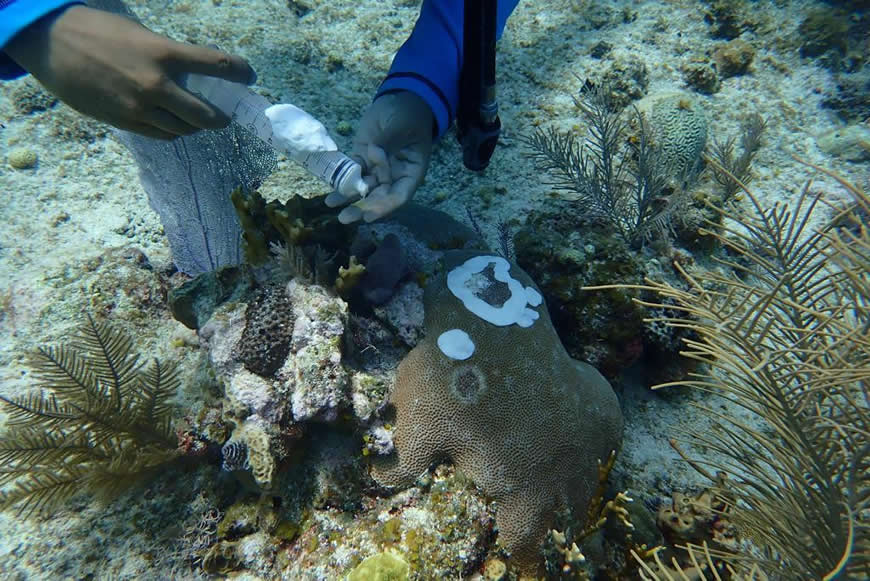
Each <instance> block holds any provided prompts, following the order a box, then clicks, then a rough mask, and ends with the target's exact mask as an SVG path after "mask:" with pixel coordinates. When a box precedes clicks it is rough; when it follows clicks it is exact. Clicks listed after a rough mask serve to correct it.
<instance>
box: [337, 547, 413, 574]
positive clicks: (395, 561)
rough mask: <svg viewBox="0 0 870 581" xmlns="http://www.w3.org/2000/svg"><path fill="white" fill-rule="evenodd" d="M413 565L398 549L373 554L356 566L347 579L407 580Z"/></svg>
mask: <svg viewBox="0 0 870 581" xmlns="http://www.w3.org/2000/svg"><path fill="white" fill-rule="evenodd" d="M410 573H411V566H410V565H409V564H408V562H407V561H406V560H405V559H404V558H403V557H402V555H400V554H399V553H398V552H397V551H392V550H390V551H384V552H383V553H378V554H377V555H372V556H371V557H368V558H367V559H365V560H364V561H363V562H362V563H360V564H359V565H357V566H356V567H354V569H353V571H351V572H350V574H349V575H348V576H347V581H406V580H407V579H408V578H409V576H410Z"/></svg>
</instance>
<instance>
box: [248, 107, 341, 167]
mask: <svg viewBox="0 0 870 581" xmlns="http://www.w3.org/2000/svg"><path fill="white" fill-rule="evenodd" d="M265 113H266V117H268V118H269V122H270V123H271V124H272V132H273V141H274V142H275V144H276V145H277V146H278V147H280V148H281V149H283V150H284V151H287V152H288V153H290V154H295V155H298V156H302V157H304V156H305V155H307V154H309V153H313V152H315V151H335V150H337V149H338V146H337V145H336V144H335V142H334V141H333V140H332V138H331V137H330V136H329V132H328V131H327V130H326V127H324V126H323V123H321V122H320V121H318V120H317V119H315V118H314V117H312V116H311V115H309V114H308V113H306V112H305V111H303V110H302V109H300V108H299V107H297V106H296V105H290V104H289V103H281V104H278V105H272V106H271V107H269V108H267V109H266V111H265Z"/></svg>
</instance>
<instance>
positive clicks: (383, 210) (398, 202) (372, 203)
mask: <svg viewBox="0 0 870 581" xmlns="http://www.w3.org/2000/svg"><path fill="white" fill-rule="evenodd" d="M416 187H417V182H416V180H415V179H414V178H411V177H403V178H399V179H398V180H396V182H395V183H393V185H392V186H391V187H390V189H389V192H385V191H383V190H380V191H377V190H376V191H374V192H372V193H371V194H369V195H368V196H366V197H365V198H363V199H362V200H360V201H358V202H356V203H355V204H353V205H352V206H348V208H345V210H349V209H350V208H358V209H359V211H360V213H359V215H357V213H356V212H347V214H346V217H347V218H349V217H351V216H354V217H355V220H354V221H356V220H359V219H360V218H362V219H363V220H365V221H366V222H373V221H375V220H377V219H379V218H383V217H384V216H386V215H388V214H390V213H392V212H393V211H395V210H397V209H398V208H399V207H400V206H402V205H403V204H405V202H407V201H408V200H410V199H411V197H412V196H413V195H414V190H415V189H416ZM339 220H341V217H339Z"/></svg>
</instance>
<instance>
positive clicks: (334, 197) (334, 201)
mask: <svg viewBox="0 0 870 581" xmlns="http://www.w3.org/2000/svg"><path fill="white" fill-rule="evenodd" d="M357 198H358V197H353V198H350V197H348V196H345V195H344V194H342V193H340V192H337V191H336V192H332V193H331V194H329V195H328V196H326V200H324V201H325V202H326V205H327V206H328V207H330V208H337V207H339V206H344V205H346V204H349V203H350V202H353V201H354V200H356V199H357Z"/></svg>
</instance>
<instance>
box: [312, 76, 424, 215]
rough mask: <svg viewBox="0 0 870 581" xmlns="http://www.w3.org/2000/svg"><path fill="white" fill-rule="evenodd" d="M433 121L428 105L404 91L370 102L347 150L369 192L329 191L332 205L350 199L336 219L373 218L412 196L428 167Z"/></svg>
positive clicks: (328, 201)
mask: <svg viewBox="0 0 870 581" xmlns="http://www.w3.org/2000/svg"><path fill="white" fill-rule="evenodd" d="M433 123H434V117H433V115H432V111H431V110H430V109H429V105H427V104H426V102H425V101H423V99H421V98H420V97H419V96H417V95H415V94H414V93H411V92H408V91H401V92H398V93H388V94H386V95H382V96H381V97H379V98H378V99H376V100H375V102H374V103H372V104H371V105H370V106H369V108H368V110H366V112H365V113H364V114H363V117H362V120H361V121H360V126H359V129H358V130H357V132H356V136H355V137H354V140H353V150H352V152H351V157H353V158H354V159H356V160H357V161H358V162H361V165H362V166H363V171H364V174H363V179H364V180H365V182H366V185H368V187H369V193H368V195H367V196H366V197H365V198H363V199H358V198H348V197H345V196H343V195H341V194H340V193H338V192H333V193H331V194H330V195H329V196H327V197H326V205H327V206H330V207H333V208H334V207H337V206H342V205H345V204H348V203H351V202H353V203H352V204H351V205H349V206H347V207H346V208H344V209H343V210H342V211H341V212H340V213H339V215H338V219H339V221H340V222H342V223H343V224H348V223H351V222H356V221H357V220H360V219H362V220H365V221H366V222H371V221H373V220H377V219H378V218H382V217H383V216H386V215H387V214H389V213H390V212H392V211H393V210H395V209H397V208H398V207H399V206H401V205H402V204H404V203H405V202H407V201H408V200H410V199H411V197H413V195H414V192H415V191H416V190H417V187H418V186H419V185H420V184H421V183H423V178H424V177H425V176H426V170H427V169H429V157H430V155H431V153H432V127H433Z"/></svg>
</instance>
